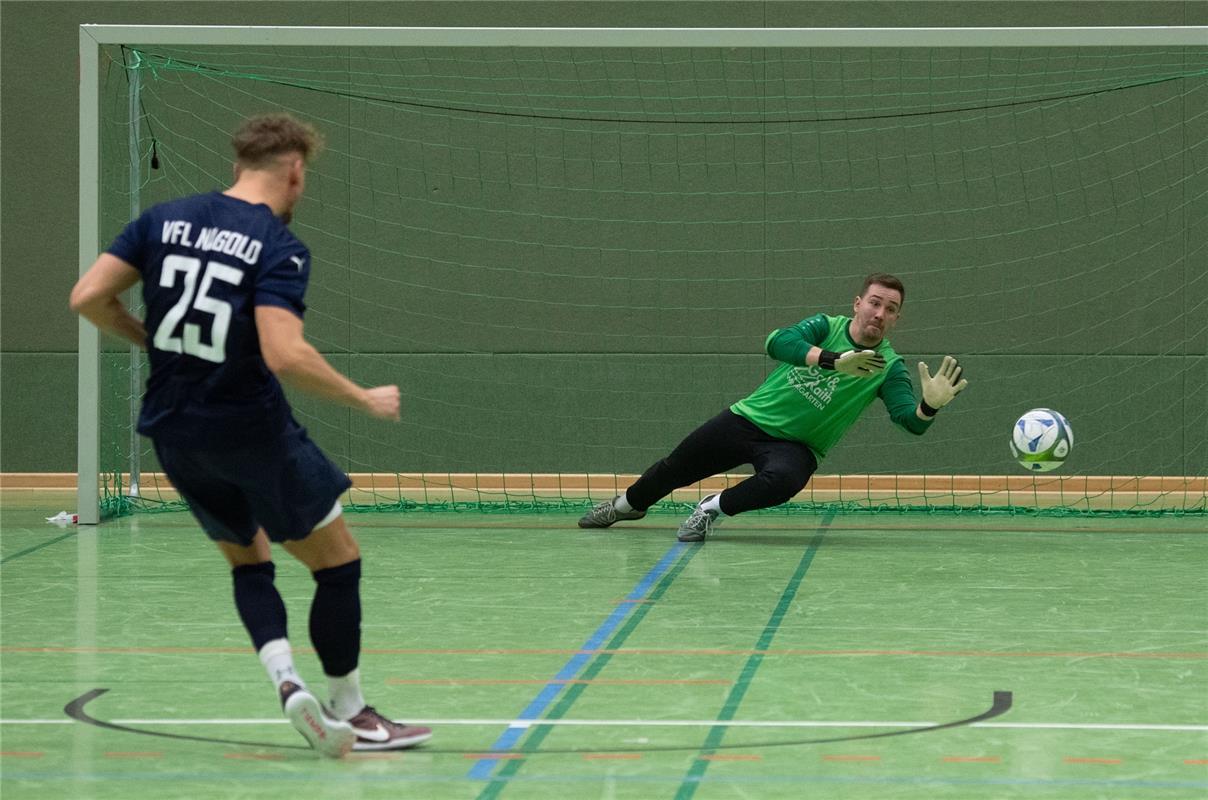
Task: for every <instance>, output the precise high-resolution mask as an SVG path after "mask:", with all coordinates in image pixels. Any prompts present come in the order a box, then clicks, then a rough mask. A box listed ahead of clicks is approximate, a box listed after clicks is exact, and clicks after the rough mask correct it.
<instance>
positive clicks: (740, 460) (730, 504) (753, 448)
mask: <svg viewBox="0 0 1208 800" xmlns="http://www.w3.org/2000/svg"><path fill="white" fill-rule="evenodd" d="M740 464H751V465H752V466H754V467H755V474H754V475H752V476H751V477H749V478H747V479H746V480H745V481H743V482H742V483H740V484H738V485H737V486H731V487H730V488H729V489H726V490H725V491H724V492H722V493H721V499H720V502H721V510H722V513H723V514H726V515H728V516H733V515H734V514H741V513H742V512H744V511H754V510H755V509H757V508H769V507H770V506H778V505H780V504H781V503H786V502H788V501H789V499H791V498H792V497H793V495H795V494H797V492H799V491H801V490H802V489H803V488H805V484H806V483H807V482H808V481H809V479H810V476H811V475H813V474H814V471H815V470H816V469H818V459H817V458H815V457H814V453H813V451H811V450H810V449H809V448H808V447H806V446H805V445H803V444H801V443H800V442H792V441H789V440H787V439H778V438H776V437H775V436H769V435H768V434H767V433H764V431H763V430H762V429H760V428H759V427H758V426H757V425H755V423H753V422H751V421H750V420H748V419H746V418H744V417H740V416H738V415H737V414H735V413H734V412H733V411H731V410H730V409H728V408H727V409H726V410H725V411H722V412H721V413H720V414H718V415H717V416H716V417H714V418H713V419H711V420H709V421H708V422H706V423H705V424H704V425H701V426H700V427H699V428H697V429H696V430H694V431H693V432H692V433H690V434H688V436H687V438H685V439H684V441H682V442H680V443H679V446H678V447H676V448H675V449H674V450H673V451H671V455H669V456H667V457H666V458H663V459H660V460H658V461H656V462H654V463H653V464H651V465H650V468H649V469H647V470H646V471H645V472H644V473H642V477H640V478H638V479H637V481H636V482H635V483H634V484H633V485H632V486H630V487H629V488H628V489H627V490H626V491H625V497H626V498H627V499H628V500H629V504H630V505H631V506H633V507H634V508H635V509H636V510H638V511H645V510H646V509H647V508H650V506H652V505H654V504H655V503H657V502H658V501H659V500H662V499H663V498H664V497H666V496H667V495H669V494H671V492H672V491H674V490H676V489H679V488H680V487H682V486H687V485H689V484H692V483H696V482H697V481H699V480H702V479H704V478H708V477H709V476H711V475H717V474H718V473H722V472H728V471H730V470H732V469H734V468H735V467H737V466H739V465H740Z"/></svg>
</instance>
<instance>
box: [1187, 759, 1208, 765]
mask: <svg viewBox="0 0 1208 800" xmlns="http://www.w3.org/2000/svg"><path fill="white" fill-rule="evenodd" d="M1183 763H1184V764H1208V758H1185V759H1183Z"/></svg>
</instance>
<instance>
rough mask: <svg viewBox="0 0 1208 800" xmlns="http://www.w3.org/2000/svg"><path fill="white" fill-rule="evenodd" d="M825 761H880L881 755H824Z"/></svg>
mask: <svg viewBox="0 0 1208 800" xmlns="http://www.w3.org/2000/svg"><path fill="white" fill-rule="evenodd" d="M822 760H823V761H880V760H881V757H880V756H838V755H835V756H823V757H822Z"/></svg>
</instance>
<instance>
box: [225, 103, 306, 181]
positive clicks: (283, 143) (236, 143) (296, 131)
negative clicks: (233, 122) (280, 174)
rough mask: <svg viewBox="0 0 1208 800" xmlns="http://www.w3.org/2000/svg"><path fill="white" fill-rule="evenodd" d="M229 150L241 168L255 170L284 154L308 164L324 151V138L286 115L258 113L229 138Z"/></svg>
mask: <svg viewBox="0 0 1208 800" xmlns="http://www.w3.org/2000/svg"><path fill="white" fill-rule="evenodd" d="M231 147H233V148H235V159H236V160H237V161H238V162H239V163H240V164H241V165H243V166H245V167H252V168H256V167H264V166H266V165H268V163H269V162H271V161H272V160H273V159H274V158H276V157H277V156H280V155H284V154H286V153H297V154H299V155H300V156H302V160H303V161H310V159H312V158H314V157H315V156H316V155H318V154H319V151H320V150H322V149H323V137H322V136H321V135H320V134H319V132H318V131H317V130H315V128H314V126H312V125H310V124H309V123H306V122H302V121H301V120H299V119H295V118H294V117H292V116H290V115H289V114H260V115H258V116H255V117H248V118H247V119H245V120H244V121H243V124H242V125H240V126H239V128H238V129H237V130H236V131H235V135H234V136H232V137H231Z"/></svg>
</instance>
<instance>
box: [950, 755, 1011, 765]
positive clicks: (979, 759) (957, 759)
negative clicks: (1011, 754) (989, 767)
mask: <svg viewBox="0 0 1208 800" xmlns="http://www.w3.org/2000/svg"><path fill="white" fill-rule="evenodd" d="M942 760H943V761H947V762H950V763H953V764H998V763H1001V762H1002V759H1001V758H999V757H998V756H944V758H943V759H942Z"/></svg>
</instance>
